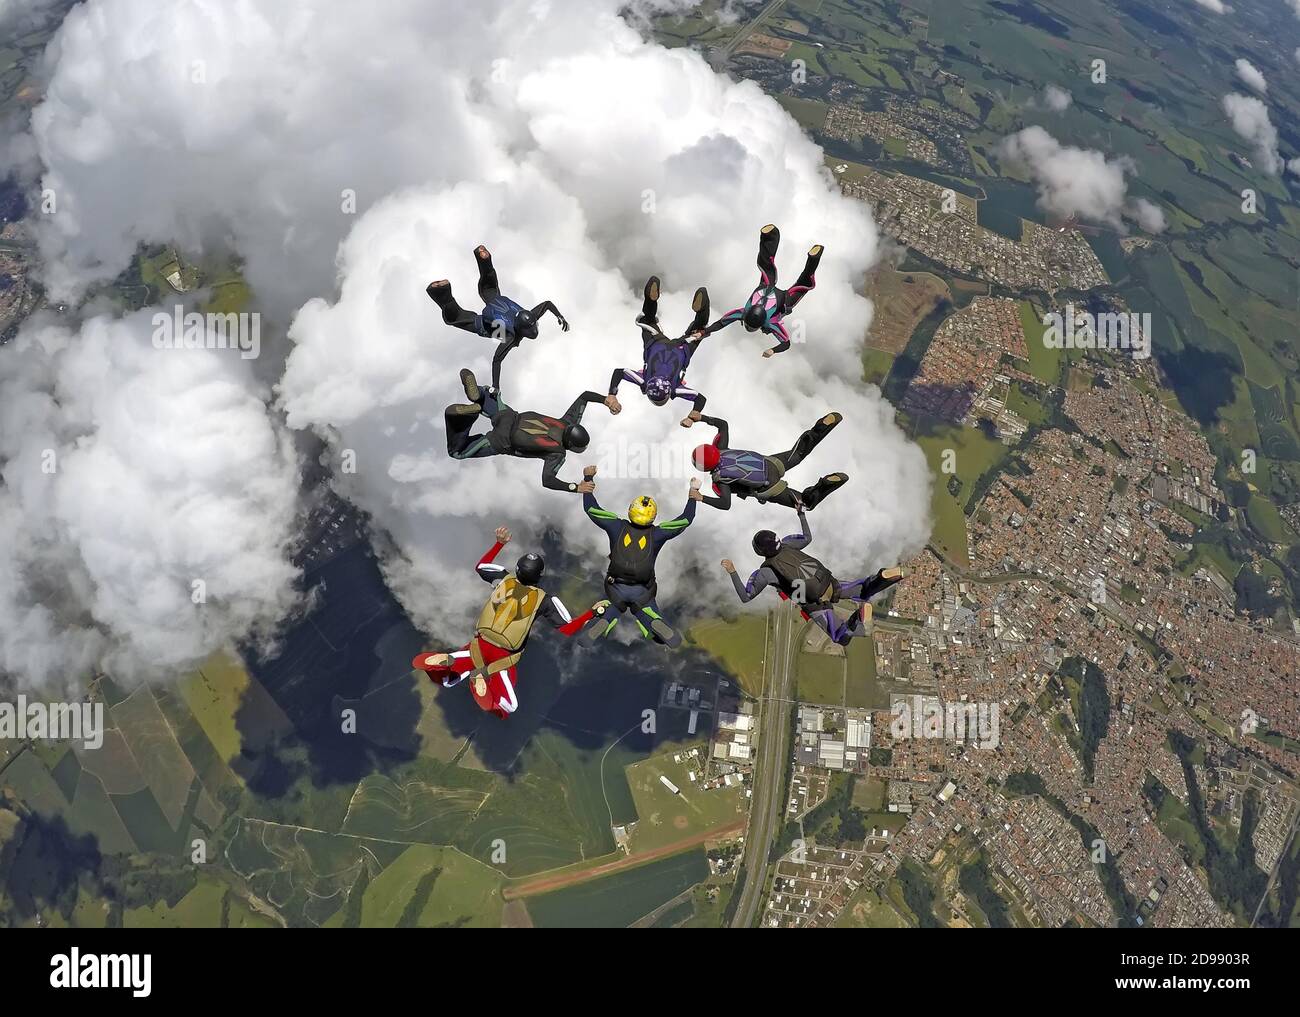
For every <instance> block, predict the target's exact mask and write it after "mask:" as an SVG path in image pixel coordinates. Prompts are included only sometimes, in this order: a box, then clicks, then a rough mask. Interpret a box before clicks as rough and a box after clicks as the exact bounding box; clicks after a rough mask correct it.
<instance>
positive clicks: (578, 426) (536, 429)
mask: <svg viewBox="0 0 1300 1017" xmlns="http://www.w3.org/2000/svg"><path fill="white" fill-rule="evenodd" d="M460 380H461V384H462V385H463V386H464V388H465V396H466V398H468V399H469V402H467V403H456V404H453V405H451V406H448V407H447V409H446V411H445V413H444V418H445V420H446V424H447V455H449V456H451V457H452V458H453V459H482V458H484V457H486V456H518V457H519V458H522V459H541V460H542V461H543V466H542V486H543V487H545V488H548V489H550V490H552V491H569V492H577V491H581V490H583V489H584V488H583V486H580V485H578V484H574V483H570V482H565V481H562V480H561V479H560V478H559V472H560V469H561V468H562V467H563V466H564V459H565V456H566V455H567V454H568V453H569V452H581V451H583V450H584V449H586V447H587V445H588V444H590V441H591V439H590V437H589V436H588V434H587V429H586V428H585V427H583V426H582V414H583V411H584V410H586V408H587V405H588V404H589V403H599V402H603V401H604V399H605V397H604V396H602V395H601V394H600V393H599V392H584V393H582V395H580V396H578V398H577V399H575V400H574V401H573V405H572V406H570V407H569V409H568V410H567V411H566V412H565V414H564V416H562V417H551V416H547V415H546V414H545V413H538V412H536V411H535V410H514V409H511V408H510V407H509V406H507V405H506V404H505V403H504V402H502V401H501V397H500V392H499V391H498V390H496V389H495V388H494V389H491V390H487V389H483V388H480V387H479V384H478V382H477V380H476V379H475V378H474V374H473V372H471V371H470V370H468V369H465V370H463V371H461V372H460ZM479 417H486V418H487V419H488V421H490V422H491V424H492V427H491V429H490V430H488V431H485V432H482V433H479V434H471V433H470V432H471V431H472V430H473V428H474V423H475V422H476V421H477V420H478V419H479Z"/></svg>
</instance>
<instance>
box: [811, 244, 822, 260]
mask: <svg viewBox="0 0 1300 1017" xmlns="http://www.w3.org/2000/svg"><path fill="white" fill-rule="evenodd" d="M821 256H822V245H821V244H813V245H812V247H810V248H808V257H809V259H810V260H820V259H821Z"/></svg>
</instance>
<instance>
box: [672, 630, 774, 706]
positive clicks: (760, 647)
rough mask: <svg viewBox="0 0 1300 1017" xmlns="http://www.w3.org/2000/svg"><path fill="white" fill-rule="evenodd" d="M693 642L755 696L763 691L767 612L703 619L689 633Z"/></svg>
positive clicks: (746, 690) (747, 691)
mask: <svg viewBox="0 0 1300 1017" xmlns="http://www.w3.org/2000/svg"><path fill="white" fill-rule="evenodd" d="M687 635H688V636H689V638H690V640H691V642H692V643H694V644H695V645H697V646H699V647H700V648H701V649H702V650H704V652H705V653H707V654H709V656H711V657H713V659H714V660H716V661H717V662H718V663H719V664H721V665H722V669H723V670H724V671H726V672H727V674H728V675H730V676H731V677H732V678H734V679H735V680H736V682H737V684H739V685H740V687H741V688H742V689H744V690H745V692H746V693H748V694H749V695H751V696H754V697H755V698H757V697H759V696H761V695H762V694H763V659H764V656H765V655H766V653H767V612H765V611H763V612H759V611H754V612H750V613H748V614H742V615H740V616H739V617H738V618H735V619H732V620H729V621H724V620H721V619H718V620H711V621H702V622H699V623H697V624H696V625H694V626H692V627H691V629H690V631H689V632H688V633H687Z"/></svg>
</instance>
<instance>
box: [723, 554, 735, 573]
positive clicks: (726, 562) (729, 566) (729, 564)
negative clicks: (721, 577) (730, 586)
mask: <svg viewBox="0 0 1300 1017" xmlns="http://www.w3.org/2000/svg"><path fill="white" fill-rule="evenodd" d="M722 571H724V572H727V573H729V574H731V575H733V576H734V575H735V574H736V563H735V562H734V561H732V560H731V559H730V558H723V559H722Z"/></svg>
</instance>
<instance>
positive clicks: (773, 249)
mask: <svg viewBox="0 0 1300 1017" xmlns="http://www.w3.org/2000/svg"><path fill="white" fill-rule="evenodd" d="M780 242H781V234H780V231H779V230H778V229H777V228H776V226H774V225H772V224H768V225H767V226H764V227H763V229H762V230H761V232H760V234H759V247H758V270H759V285H758V287H757V288H756V289H755V290H754V291H753V293H751V294H750V296H749V298H748V300H746V301H745V304H744V305H743V306H742V307H738V308H736V309H735V310H733V311H729V312H727V313H726V314H725V315H723V316H722V317H721V318H719V319H718V320H717V321H715V322H714V323H713V324H711V325H710V324H707V322H708V319H709V292H708V290H707V289H706V288H705V287H703V286H701V287H699V288H698V289H697V290H696V291H695V295H694V298H693V299H692V301H691V311H692V313H693V318H692V320H691V322H690V325H689V326H688V327H687V329H686V331H685V332H683V333H682V334H681V335H679V336H677V337H676V338H671V337H670V336H669V335H668V334H667V333H666V332H665V331H664V329H663V327H662V326H661V324H660V321H659V296H660V289H661V283H660V279H659V277H658V276H656V275H652V276H651V277H650V278H649V279H648V280H647V281H646V284H645V288H644V290H643V293H642V304H641V313H640V314H639V315H638V316H637V318H636V324H637V326H638V327H639V328H640V330H641V341H642V342H641V345H642V363H641V367H640V368H639V369H632V368H626V367H619V368H616V369H615V370H614V373H613V376H612V377H611V379H610V387H609V392H608V394H605V395H601V394H600V393H598V392H592V391H586V392H583V393H582V394H581V395H579V396H578V398H577V399H575V400H574V402H573V404H572V405H571V406H570V407H569V409H568V410H567V411H566V412H565V413H564V415H563V416H560V417H552V416H548V415H547V414H544V413H540V412H537V411H534V410H515V409H513V408H511V407H510V406H508V405H507V404H506V403H505V401H504V399H503V397H502V395H501V365H502V362H503V361H504V360H505V358H506V357H507V356H508V355H509V353H510V351H511V350H513V349H515V347H517V346H518V345H519V344H520V343H521V342H522V341H523V340H524V339H535V338H537V336H538V320H539V319H540V318H541V317H542V316H543V315H544V314H546V313H547V312H548V311H549V312H550V313H552V314H554V315H555V318H556V320H557V321H558V322H559V324H560V327H561V329H563V330H564V331H566V332H567V331H568V330H569V323H568V321H567V320H566V319H565V318H564V316H563V315H562V314H560V312H559V310H557V309H556V307H555V305H554V304H553V303H552V302H551V301H549V300H546V301H543V302H542V303H540V304H538V305H537V306H536V307H534V308H532V309H531V310H530V309H528V308H525V307H524V306H523V305H522V304H520V303H518V302H517V301H515V300H512V299H510V298H509V297H505V296H502V295H501V291H500V288H499V285H498V282H497V274H496V270H495V269H494V268H493V265H492V256H491V254H490V253H489V252H488V250H487V248H486V247H484V246H482V245H480V246H479V247H477V248H476V249H475V251H474V257H475V259H476V261H477V263H478V268H479V284H478V293H479V298H480V299H481V300H482V301H483V310H482V312H480V313H472V312H470V311H467V310H465V309H463V308H461V307H460V306H459V305H458V304H457V303H456V300H455V298H454V297H453V296H452V292H451V284H450V283H449V282H448V281H447V280H445V279H442V280H439V281H437V282H434V283H431V284H430V285H429V287H428V289H427V292H428V294H429V296H430V297H431V298H432V299H433V301H434V302H435V303H436V304H437V305H438V307H439V308H440V309H441V311H442V317H443V321H444V322H446V323H447V324H448V325H451V326H453V327H454V328H459V329H463V330H465V331H468V332H473V333H475V334H476V335H480V336H485V337H488V338H493V339H496V340H497V341H498V342H499V344H500V345H499V347H498V349H497V351H496V353H495V355H494V356H493V358H492V385H491V387H490V388H484V387H482V386H481V385H479V383H478V379H477V378H476V377H475V375H474V373H473V372H472V371H471V370H469V369H468V368H466V369H464V370H462V371H461V372H460V380H461V385H462V387H463V388H464V390H465V398H466V402H463V403H455V404H453V405H451V406H448V407H447V408H446V410H445V412H444V418H445V422H446V426H447V454H448V455H449V456H451V457H452V458H453V459H481V458H485V457H488V456H501V455H505V456H514V457H516V458H521V459H540V460H542V462H543V466H542V486H543V487H545V488H547V489H549V490H553V491H564V492H568V493H577V494H581V495H582V508H583V511H584V512H585V513H586V515H587V518H588V519H590V520H591V521H592V522H593V523H594V524H595V525H597V526H599V527H600V529H601V530H602V531H603V532H604V533H605V535H606V537H607V538H608V540H609V563H608V566H607V568H606V570H605V576H604V580H603V592H604V599H601V600H599V601H597V602H596V603H595V604H593V605H592V607H591V608H590V609H589V610H588V611H587V612H586V613H585V614H583V615H581V616H580V617H578V618H572V617H571V616H570V615H569V612H568V611H567V609H566V608H565V607H564V604H563V603H561V602H560V600H559V598H557V597H554V596H552V595H550V594H548V593H546V591H545V590H543V589H542V588H541V586H540V581H541V578H542V575H543V572H544V570H545V562H544V561H543V559H542V556H541V555H540V554H537V553H530V554H526V555H524V556H523V557H522V558H520V559H519V561H518V563H517V564H516V566H515V571H514V572H510V571H508V570H507V569H506V568H505V567H503V566H501V565H498V564H496V562H495V559H496V557H497V555H498V554H499V553H500V551H501V549H502V548H503V547H504V546H505V545H506V544H507V543H508V542H509V540H510V531H509V530H508V529H506V528H505V527H501V528H499V529H498V530H497V531H496V537H497V541H496V543H495V544H494V545H493V546H492V547H491V548H490V549H489V550H488V552H487V553H486V554H485V555H484V556H483V557H482V558H481V559H480V560H479V563H478V565H477V571H478V574H479V576H480V577H482V578H483V579H484V580H486V581H488V582H490V583H492V584H493V589H492V595H491V596H490V598H489V599H488V602H487V604H486V605H485V606H484V607H483V610H482V611H481V612H480V614H479V619H478V623H477V624H476V626H475V629H474V635H473V637H472V638H471V639H470V641H469V643H467V644H466V645H465V646H464V647H463V648H462V649H460V650H456V651H446V652H432V653H423V654H420V655H419V656H418V657H416V658H415V660H414V661H413V666H414V667H416V668H418V669H420V670H423V671H425V672H426V673H427V674H428V675H429V677H430V678H431V679H432V680H433V681H435V682H437V683H438V684H440V685H442V686H443V687H444V688H450V687H452V686H454V685H457V684H459V683H460V682H462V681H463V680H464V679H465V678H469V679H470V691H471V693H472V695H473V697H474V701H475V702H476V703H478V705H479V706H480V707H481V708H482V709H484V710H486V711H488V712H490V713H492V714H494V715H495V716H498V717H503V718H504V717H508V716H510V714H512V713H514V712H515V710H516V709H518V705H519V701H518V696H517V692H516V689H517V683H518V665H519V663H520V660H521V658H522V657H523V653H524V647H525V645H526V644H527V641H528V638H529V635H530V633H531V631H532V627H533V624H534V622H535V621H536V620H537V619H538V618H545V619H546V620H547V621H548V622H549V623H550V624H551V625H552V626H553V627H554V628H555V629H556V630H557V631H559V632H560V633H561V634H562V635H565V636H572V635H574V634H576V633H578V632H581V631H584V629H585V633H584V641H585V642H587V643H596V642H598V641H599V640H600V639H602V638H604V637H605V636H608V635H609V634H610V633H611V632H613V631H614V629H615V627H616V626H617V624H618V621H619V619H620V618H621V617H622V616H627V617H629V618H630V619H631V620H632V621H634V622H635V623H636V625H637V630H638V631H639V632H640V634H641V636H642V637H643V638H645V639H647V640H650V641H652V642H654V643H657V644H659V645H661V646H663V647H665V648H667V649H673V648H676V647H677V646H680V645H681V642H682V636H681V634H680V633H679V632H678V631H677V630H676V629H675V628H674V627H673V625H672V624H671V623H670V622H669V621H668V620H667V619H666V618H664V616H663V614H662V613H661V611H660V609H659V604H658V600H657V597H658V581H657V577H656V566H657V564H658V559H659V554H660V552H661V551H662V550H663V549H664V547H665V546H666V545H667V543H668V542H669V541H670V540H673V539H674V538H676V537H678V536H680V535H681V534H682V533H684V532H685V531H686V530H687V529H688V528H689V527H690V525H691V523H692V521H693V520H694V519H695V508H696V502H701V501H702V502H704V503H705V504H707V505H710V506H713V507H714V508H718V509H722V510H724V511H725V510H727V509H730V508H731V503H732V498H733V497H734V498H741V499H753V500H754V501H756V502H758V503H759V504H760V505H768V504H772V505H778V506H781V507H782V508H786V509H794V510H795V511H797V512H798V514H799V523H800V527H801V532H800V533H796V534H792V535H790V536H788V537H784V538H778V537H777V535H776V533H775V532H774V531H772V530H760V531H759V532H758V533H756V534H755V535H754V539H753V547H754V551H755V552H756V553H757V554H759V555H760V556H761V558H762V563H761V564H760V566H759V568H758V569H756V570H755V571H754V572H753V574H752V575H751V576H750V578H749V581H748V582H746V583H742V582H741V581H740V578H739V576H738V575H737V573H736V567H735V565H734V563H733V562H732V561H731V560H730V559H723V561H722V566H723V568H724V569H725V570H726V571H727V572H728V573H729V574H730V575H731V580H732V584H733V586H734V587H735V590H736V595H737V596H738V597H739V598H740V600H741V601H742V602H744V603H747V602H748V601H750V600H753V599H754V598H755V597H756V596H758V594H760V593H761V592H762V591H763V590H764V589H766V588H767V587H769V586H770V587H774V588H775V589H776V590H777V591H778V593H779V594H780V595H781V597H782V598H783V599H786V600H792V601H794V602H795V603H796V604H798V606H799V608H800V610H801V611H802V613H803V616H804V618H805V619H808V620H810V621H812V622H813V623H815V624H816V625H818V626H819V627H820V628H821V629H822V630H823V631H824V632H826V634H827V636H829V637H830V639H831V640H832V641H833V642H835V643H837V644H839V645H847V644H848V643H849V641H850V640H852V639H853V638H855V637H859V636H864V635H867V634H868V633H869V632H870V630H871V619H872V607H871V598H872V597H875V596H877V595H878V594H880V593H883V592H884V591H885V590H887V589H889V587H891V586H893V585H894V584H895V583H897V582H899V580H901V579H902V578H903V577H904V570H903V569H900V568H888V569H881V570H880V571H878V572H877V573H876V574H875V575H874V576H868V577H866V578H864V579H855V580H853V581H851V582H840V581H839V580H837V579H836V578H835V576H834V575H833V574H832V573H831V571H830V570H829V569H828V568H827V567H826V566H825V565H824V564H822V562H820V561H819V560H818V559H816V558H814V557H813V556H812V555H810V554H808V553H807V551H806V548H807V547H808V545H809V544H810V543H811V542H812V531H811V529H809V526H808V519H807V516H806V514H805V513H807V512H809V511H811V510H812V509H814V508H816V507H817V505H819V504H820V503H821V502H822V501H824V500H825V499H826V498H827V497H828V496H829V495H830V494H831V493H832V492H834V491H836V490H838V489H839V488H840V487H843V486H844V484H845V483H846V482H847V481H848V476H847V475H846V474H844V473H840V472H833V473H828V474H825V475H824V476H822V477H821V478H820V479H818V480H817V481H816V482H815V483H813V484H811V485H810V486H808V487H804V488H802V489H798V488H795V487H792V486H791V484H790V481H789V480H788V478H787V474H788V473H789V471H790V470H792V469H794V468H795V467H797V466H798V465H799V464H800V463H802V462H803V461H804V460H805V459H806V458H807V457H808V456H809V455H811V454H812V452H813V451H814V450H815V449H816V448H817V446H818V445H819V444H821V442H822V441H824V440H825V439H826V438H827V437H828V436H829V435H830V434H831V432H832V431H834V430H835V428H836V427H838V426H839V424H840V422H841V420H842V419H843V418H842V417H841V416H840V414H839V413H836V412H834V411H829V412H827V413H826V414H824V415H823V416H822V417H821V418H820V419H819V420H817V422H816V423H814V424H813V425H812V427H810V428H808V430H806V431H804V432H803V434H801V435H800V436H799V437H798V438H797V439H796V440H795V442H794V444H793V446H791V448H790V449H789V450H787V451H785V452H777V453H763V452H754V451H750V450H747V449H737V448H732V447H731V435H730V427H729V425H728V423H727V421H726V420H725V419H723V418H722V417H717V416H706V415H704V413H703V409H704V406H705V402H706V400H705V397H704V395H703V394H702V393H700V392H698V391H696V390H695V389H693V388H690V387H688V386H687V384H686V371H687V368H688V367H689V366H690V364H691V358H692V357H694V355H695V353H696V352H697V350H698V349H699V346H700V343H701V342H703V340H704V339H705V338H706V337H708V336H710V335H712V334H713V333H715V332H717V331H719V330H720V329H723V328H725V327H726V326H727V325H730V324H732V323H733V322H736V321H740V322H743V323H744V325H745V328H746V329H747V330H748V331H750V332H759V331H761V332H763V333H764V334H765V335H770V336H773V337H774V338H775V339H776V345H775V346H773V347H771V348H770V349H767V350H764V352H763V356H764V357H770V356H772V355H773V354H775V353H780V352H784V351H785V350H787V349H788V348H789V346H790V335H789V333H788V331H787V329H786V326H785V322H784V319H785V317H786V315H788V314H789V313H790V312H791V311H792V310H794V308H795V306H796V305H797V304H798V303H799V301H800V300H802V299H803V297H804V296H806V295H807V293H808V292H809V291H810V290H812V289H813V287H814V286H815V285H816V279H815V273H816V271H817V267H818V264H819V263H820V261H821V255H822V247H821V245H820V244H815V245H813V247H812V248H811V249H810V250H809V251H808V257H807V261H806V263H805V265H804V269H803V272H802V273H801V274H800V276H799V278H798V279H797V280H796V282H795V284H794V285H793V286H791V287H790V288H789V289H788V290H785V289H781V288H779V287H778V286H777V285H776V280H777V272H776V255H777V249H778V247H779V246H780ZM624 382H630V383H631V384H632V385H634V386H636V387H637V388H638V389H640V390H641V392H642V393H643V394H644V395H645V396H646V398H647V399H649V400H650V402H652V403H653V404H654V405H656V406H666V405H668V404H669V403H671V402H672V401H673V400H674V399H686V400H689V401H690V403H691V408H690V411H689V412H688V413H687V415H686V416H685V417H684V418H683V419H682V420H681V421H680V423H681V426H682V427H691V426H693V425H694V424H696V423H699V422H703V423H705V424H708V425H709V426H711V427H713V428H715V429H716V431H717V433H716V435H715V437H714V439H713V441H712V442H709V443H707V444H702V445H699V446H698V447H697V448H696V449H695V450H694V452H693V453H692V456H691V459H692V463H693V465H694V467H695V468H696V469H697V470H699V471H700V472H701V473H704V474H707V475H708V477H709V479H710V481H711V483H712V489H713V493H712V495H706V494H704V493H702V492H701V490H700V481H699V480H698V479H693V480H692V481H691V483H690V489H689V491H688V495H687V500H686V505H685V507H684V508H683V509H682V510H681V512H680V513H678V514H677V515H676V516H674V517H673V518H671V519H669V520H667V521H666V522H657V521H656V520H657V517H658V506H657V505H656V504H655V501H654V499H653V498H652V497H650V496H649V495H641V496H640V497H638V498H637V499H636V500H635V501H633V502H632V504H631V505H630V506H629V508H628V513H627V517H626V518H623V517H621V516H619V515H617V514H616V513H614V512H610V511H608V510H607V509H605V508H602V507H601V505H600V502H599V501H597V499H596V496H595V489H596V473H597V468H596V467H595V466H587V467H585V468H584V469H583V475H582V480H581V481H580V482H572V481H565V480H562V479H561V478H560V476H559V474H560V470H561V469H563V467H564V464H565V462H566V460H567V456H568V454H569V453H570V452H574V453H581V452H583V451H585V450H586V449H587V447H588V446H589V444H590V442H591V439H590V436H589V435H588V433H587V430H586V428H585V427H584V426H583V424H582V418H583V414H584V412H585V411H586V408H587V406H588V405H589V404H590V403H597V402H598V403H603V404H604V405H605V407H606V408H607V409H608V410H609V412H610V413H611V414H617V413H620V412H622V409H623V407H622V404H621V403H620V402H619V400H618V392H619V388H620V386H621V385H622V384H623V383H624ZM480 418H483V419H485V420H486V421H487V424H488V426H487V429H486V430H480V431H478V432H477V433H476V432H475V430H474V428H475V425H476V423H477V422H478V421H479V419H480ZM843 602H848V603H849V604H851V605H853V613H852V614H851V615H850V616H849V618H848V619H847V620H841V618H840V617H839V615H837V614H836V611H835V608H836V606H837V605H840V604H842V603H843Z"/></svg>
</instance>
